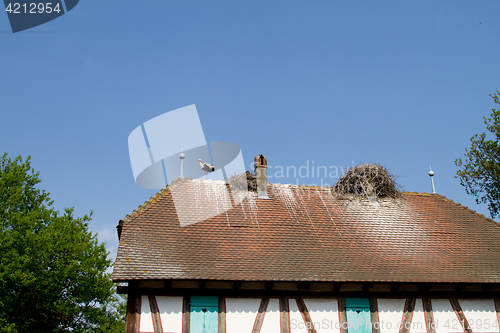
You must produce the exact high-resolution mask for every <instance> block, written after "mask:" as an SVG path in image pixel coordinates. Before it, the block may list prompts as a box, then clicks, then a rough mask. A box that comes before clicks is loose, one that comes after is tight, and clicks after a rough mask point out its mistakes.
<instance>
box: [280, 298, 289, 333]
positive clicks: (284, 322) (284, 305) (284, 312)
mask: <svg viewBox="0 0 500 333" xmlns="http://www.w3.org/2000/svg"><path fill="white" fill-rule="evenodd" d="M289 313H290V309H289V308H288V301H287V299H286V297H285V296H281V297H280V316H281V333H290V317H289Z"/></svg>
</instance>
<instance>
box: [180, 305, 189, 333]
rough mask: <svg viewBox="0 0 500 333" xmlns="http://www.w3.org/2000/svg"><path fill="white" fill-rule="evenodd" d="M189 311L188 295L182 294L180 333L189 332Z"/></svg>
mask: <svg viewBox="0 0 500 333" xmlns="http://www.w3.org/2000/svg"><path fill="white" fill-rule="evenodd" d="M190 311H191V303H190V299H189V296H184V301H183V304H182V333H189V326H190V325H189V322H190V320H191V316H190Z"/></svg>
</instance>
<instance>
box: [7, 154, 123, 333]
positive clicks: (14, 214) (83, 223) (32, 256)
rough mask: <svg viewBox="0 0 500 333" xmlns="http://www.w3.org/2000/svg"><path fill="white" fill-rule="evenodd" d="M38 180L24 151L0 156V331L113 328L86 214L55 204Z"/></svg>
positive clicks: (102, 259)
mask: <svg viewBox="0 0 500 333" xmlns="http://www.w3.org/2000/svg"><path fill="white" fill-rule="evenodd" d="M40 182H41V180H40V178H39V174H38V172H35V171H34V169H32V168H31V165H30V158H29V157H28V158H27V159H26V161H24V162H23V160H22V159H21V157H17V158H15V159H13V160H12V159H10V158H8V157H7V154H4V155H3V156H2V157H1V158H0V332H12V333H14V332H99V331H101V327H109V330H108V331H113V330H114V328H115V327H120V325H122V324H121V323H120V319H121V318H120V314H118V313H117V312H116V304H117V303H116V302H117V299H116V294H114V287H113V283H112V281H111V280H110V278H109V274H107V273H106V269H108V268H109V267H110V265H111V262H110V260H108V259H107V251H106V248H105V246H104V244H100V243H99V242H98V240H97V236H96V235H95V234H92V233H91V232H90V231H89V230H88V221H90V215H91V214H90V215H85V216H83V217H81V218H76V217H74V216H73V209H72V208H71V209H65V211H64V213H63V214H60V213H59V212H58V211H55V210H54V208H52V207H51V206H52V204H53V202H52V201H51V200H50V198H49V193H47V192H45V191H44V190H41V189H38V188H37V187H36V186H37V184H39V183H40ZM112 328H113V329H112Z"/></svg>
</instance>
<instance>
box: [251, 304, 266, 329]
mask: <svg viewBox="0 0 500 333" xmlns="http://www.w3.org/2000/svg"><path fill="white" fill-rule="evenodd" d="M268 304H269V297H264V298H263V299H262V301H261V302H260V306H259V312H258V313H257V318H255V323H254V324H253V329H252V333H259V332H260V329H261V328H262V323H263V322H264V316H265V315H266V309H267V305H268Z"/></svg>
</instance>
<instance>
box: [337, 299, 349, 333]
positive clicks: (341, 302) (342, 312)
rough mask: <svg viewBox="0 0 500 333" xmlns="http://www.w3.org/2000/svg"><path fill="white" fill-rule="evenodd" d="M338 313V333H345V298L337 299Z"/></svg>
mask: <svg viewBox="0 0 500 333" xmlns="http://www.w3.org/2000/svg"><path fill="white" fill-rule="evenodd" d="M339 313H340V333H347V327H348V324H347V314H346V312H345V298H344V297H339Z"/></svg>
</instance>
